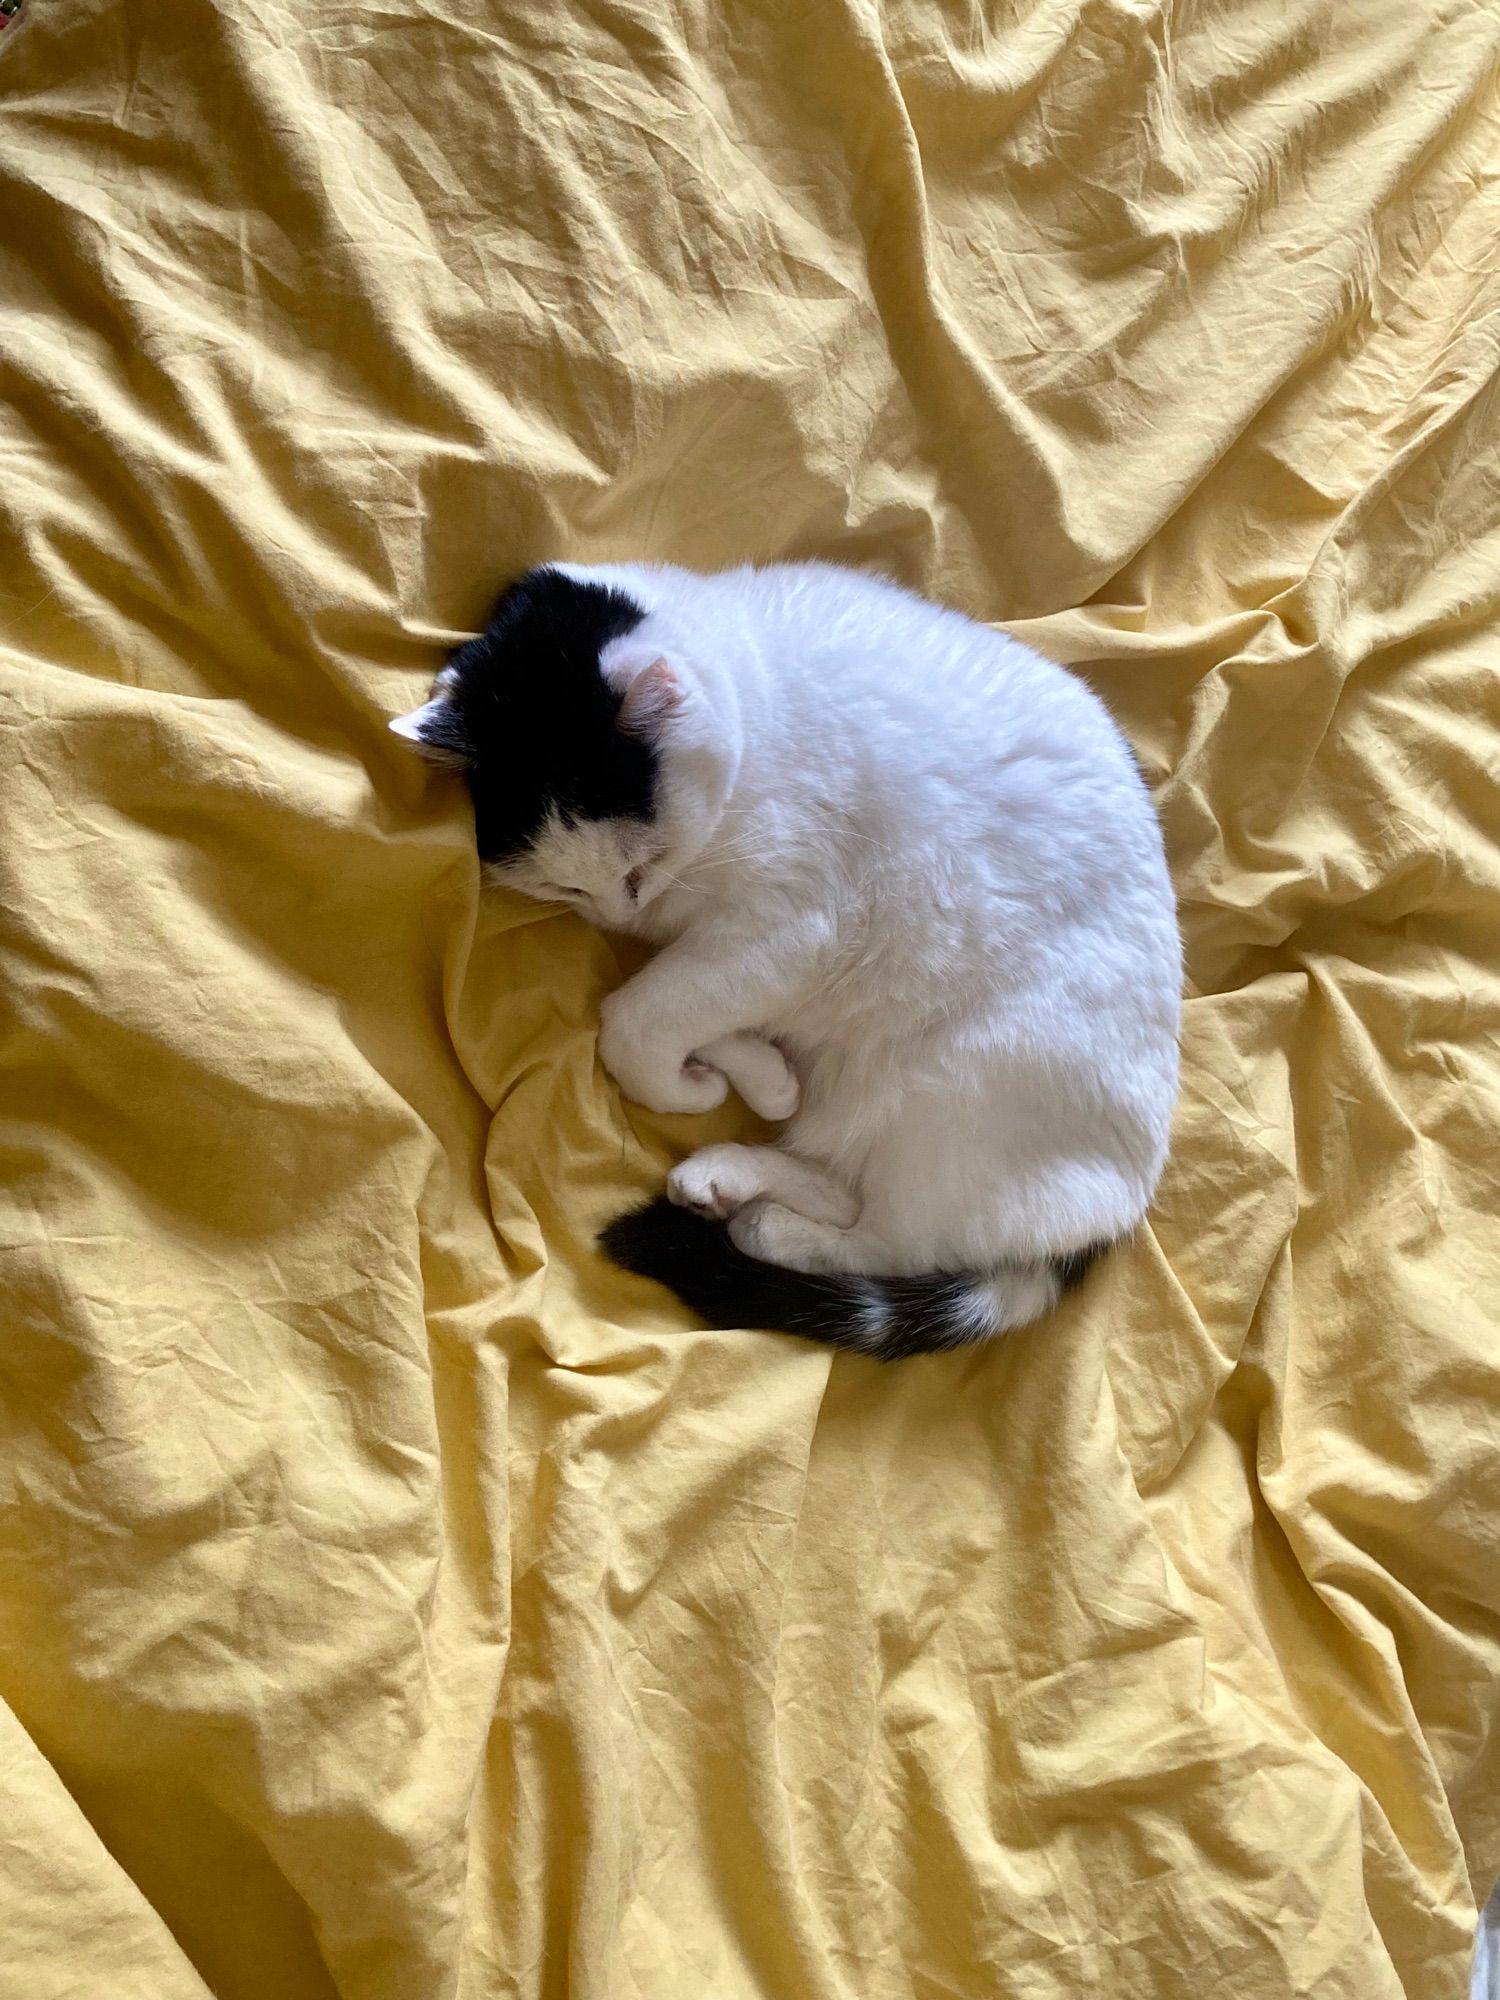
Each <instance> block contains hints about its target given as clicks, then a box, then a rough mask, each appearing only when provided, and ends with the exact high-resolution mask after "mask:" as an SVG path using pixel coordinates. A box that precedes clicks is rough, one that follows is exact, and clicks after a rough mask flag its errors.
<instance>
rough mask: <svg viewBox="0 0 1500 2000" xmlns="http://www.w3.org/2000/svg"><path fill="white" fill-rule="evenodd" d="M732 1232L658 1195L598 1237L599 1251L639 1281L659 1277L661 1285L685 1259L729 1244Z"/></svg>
mask: <svg viewBox="0 0 1500 2000" xmlns="http://www.w3.org/2000/svg"><path fill="white" fill-rule="evenodd" d="M728 1235H729V1232H728V1230H727V1229H726V1228H725V1227H724V1225H723V1223H722V1222H709V1221H707V1220H706V1219H705V1218H704V1217H703V1216H701V1215H694V1213H693V1212H692V1210H691V1209H688V1208H678V1207H677V1206H676V1204H675V1203H673V1202H670V1201H668V1200H667V1198H666V1196H665V1195H658V1196H657V1198H656V1199H655V1200H654V1201H648V1202H643V1203H642V1204H641V1206H640V1207H639V1208H628V1209H626V1211H625V1213H624V1214H623V1215H617V1216H616V1217H615V1219H614V1221H613V1222H611V1223H607V1224H606V1225H605V1227H604V1228H603V1229H601V1230H600V1232H599V1236H598V1244H599V1248H600V1249H601V1250H602V1251H603V1252H604V1255H605V1256H606V1257H608V1259H609V1261H610V1262H611V1263H612V1264H618V1265H619V1267H620V1269H621V1270H622V1271H631V1272H633V1273H634V1274H635V1276H636V1277H638V1278H655V1279H656V1280H657V1282H658V1283H661V1282H662V1280H663V1279H664V1277H665V1275H666V1273H667V1272H668V1271H672V1270H676V1269H677V1268H679V1267H680V1265H681V1264H682V1261H683V1259H684V1258H685V1257H686V1258H692V1257H693V1256H694V1255H695V1254H696V1255H698V1256H701V1255H702V1254H703V1252H704V1251H705V1250H706V1249H707V1248H708V1247H709V1245H710V1244H711V1243H712V1244H713V1245H714V1247H715V1248H718V1247H719V1245H718V1243H717V1242H716V1241H715V1239H718V1238H723V1239H725V1241H726V1242H727V1239H728Z"/></svg>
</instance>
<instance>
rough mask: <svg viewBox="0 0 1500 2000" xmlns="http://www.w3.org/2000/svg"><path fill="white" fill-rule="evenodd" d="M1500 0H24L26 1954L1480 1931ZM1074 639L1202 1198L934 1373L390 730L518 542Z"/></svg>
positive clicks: (1491, 1169)
mask: <svg viewBox="0 0 1500 2000" xmlns="http://www.w3.org/2000/svg"><path fill="white" fill-rule="evenodd" d="M1497 62H1500V17H1497V16H1496V14H1495V12H1494V10H1493V9H1492V8H1490V7H1488V6H1486V5H1484V4H1482V0H1451V3H1450V0H1431V4H1422V5H1413V4H1410V0H1390V4H1388V5H1376V6H1360V7H1338V6H1335V5H1333V4H1331V0H1289V3H1288V4H1282V3H1281V0H1278V4H1276V5H1266V6H1245V5H1243V4H1240V0H1202V4H1197V3H1196V0H1195V4H1188V0H1178V4H1174V5H1167V6H1160V5H1152V4H1149V0H1140V3H1138V0H1036V4H1026V5H1020V4H1010V0H1007V4H1004V5H1001V6H999V7H996V8H993V9H989V10H983V9H980V8H978V7H974V6H968V5H964V4H961V0H951V4H947V5H935V4H930V0H910V4H905V5H894V6H891V7H889V8H881V9H878V10H877V9H876V8H875V7H874V6H873V5H872V4H870V0H812V4H809V5H806V6H801V7H780V8H771V7H765V6H759V5H755V4H751V0H728V4H720V0H673V4H669V5H661V6H656V5H652V6H648V5H646V4H644V0H596V4H591V5H589V6H587V7H582V8H563V7H557V6H549V5H544V4H542V0H433V4H432V5H430V6H427V7H424V8H421V9H415V10H413V9H403V8H389V7H384V6H376V5H369V4H366V3H365V0H297V3H296V4H293V3H292V0H264V4H260V5H257V6H253V7H252V6H251V5H249V4H248V0H219V4H212V0H158V4H155V5H152V6H150V7H114V6H110V5H108V4H106V3H105V0H28V5H27V8H26V11H25V14H24V15H23V17H22V21H21V25H20V27H19V28H17V29H14V30H6V31H5V33H4V37H3V38H0V174H3V186H4V194H3V204H4V205H3V214H4V221H3V224H0V260H3V282H0V358H3V368H4V373H5V383H6V387H5V396H4V409H3V415H0V514H3V534H4V542H3V546H4V550H5V556H4V561H3V564H0V743H3V749H4V782H3V785H0V824H3V831H0V872H3V877H4V882H3V890H0V942H3V963H0V1019H3V1032H0V1140H3V1146H4V1165H3V1173H0V1271H3V1285H4V1292H3V1298H4V1317H3V1342H0V1424H3V1439H0V1696H3V1700H4V1704H5V1706H4V1709H3V1711H0V1802H3V1811H0V1939H3V1942H0V1996H4V2000H12V1996H13V2000H64V1997H65V1996H85V1995H87V1996H89V2000H99V1997H100V1996H109V2000H114V1996H135V1995H140V1996H142V2000H179V1996H181V2000H202V1996H204V1995H206V1994H209V1995H213V1996H215V2000H268V1996H275V2000H330V1996H335V1995H337V1996H340V2000H439V1997H440V1996H441V2000H480V1996H484V2000H489V1996H500V1995H512V1996H518V1997H519V2000H555V1996H561V1995H564V1994H566V1995H571V1996H575V2000H675V1996H684V2000H687V1996H701V1995H713V1996H714V2000H793V1996H795V2000H947V1997H948V1996H962V2000H980V1996H989V1995H1003V1996H1007V2000H1054V1996H1056V2000H1062V1997H1063V1996H1069V2000H1071V1996H1075V1995H1079V1994H1086V1993H1087V1994H1092V1993H1101V1994H1102V1993H1108V1994H1110V1995H1111V1996H1114V2000H1119V1996H1129V2000H1135V1996H1141V2000H1145V1996H1152V1997H1153V2000H1155V1996H1162V2000H1167V1996H1173V2000H1175V1996H1179V1995H1181V1994H1184V1993H1198V1992H1202V1993H1204V1994H1209V1993H1212V1994H1226V1995H1228V1994H1232V1995H1234V1996H1235V2000H1281V1996H1290V1995H1293V1994H1297V1995H1316V1996H1318V2000H1337V1996H1340V1995H1350V1996H1358V2000H1386V1997H1387V1996H1397V1995H1408V1996H1412V1995H1415V1996H1422V2000H1428V1996H1431V2000H1438V1997H1439V1996H1447V1995H1454V1994H1457V1993H1459V1992H1461V1991H1462V1990H1463V1987H1464V1982H1465V1980H1466V1978H1467V1967H1468V1963H1469V1953H1470V1946H1471V1940H1472V1937H1473V1931H1474V1921H1475V1906H1476V1899H1477V1900H1478V1901H1480V1902H1482V1901H1483V1900H1484V1897H1485V1896H1486V1895H1487V1893H1488V1890H1489V1887H1490V1884H1491V1882H1492V1881H1493V1879H1494V1877H1495V1875H1496V1874H1497V1873H1500V1810H1497V1798H1500V1784H1497V1779H1500V1772H1497V1761H1500V1760H1497V1753H1496V1749H1495V1747H1494V1746H1495V1732H1494V1729H1493V1724H1494V1721H1495V1716H1496V1710H1497V1690H1500V1529H1497V1522H1500V1336H1497V1331H1496V1323H1497V1303H1500V1250H1497V1233H1496V1232H1497V1224H1496V1221H1495V1214H1496V1178H1497V1158H1500V1151H1497V1139H1496V1133H1497V1130H1500V1081H1497V1064H1496V1053H1495V1049H1496V1043H1495V1035H1496V1029H1497V1025H1500V1023H1497V1015H1500V923H1497V917H1500V860H1497V849H1496V844H1495V826H1496V814H1495V796H1496V795H1495V777H1496V769H1497V747H1500V746H1497V729H1496V722H1497V714H1500V710H1497V700H1496V691H1495V690H1496V680H1495V673H1496V659H1497V652H1500V497H1497V496H1500V441H1497V440H1500V433H1497V422H1500V411H1497V391H1496V381H1497V359H1500V247H1497V246H1500V98H1497V88H1496V77H1497V73H1500V72H1497ZM554 555H557V556H561V555H567V556H571V557H574V558H577V559H581V560H605V559H608V558H611V557H621V556H644V557H657V558H662V559H671V560H676V561H681V562H686V563H691V564H699V565H704V566H712V565H716V564H722V563H728V562H733V561H738V560H741V559H744V558H747V557H756V558H768V557H783V556H791V557H803V556H822V557H833V558H837V559H841V560H846V561H851V562H855V563H860V564H865V565H870V566H873V567H878V568H880V569H883V570H885V571H887V572H889V573H890V574H893V575H894V576H896V577H898V578H900V579H902V580H903V581H906V582H908V583H911V584H913V585H915V586H918V587H920V588H922V589H925V590H927V591H929V592H931V593H933V594H934V595H937V596H939V597H941V598H943V599H946V600H948V601H951V602H952V603H955V604H957V605H959V606H961V607H963V608H964V609H966V610H967V611H969V612H971V613H973V614H974V615H976V616H978V617H981V618H985V619H988V620H992V621H996V622H1004V623H1005V624H1006V625H1008V626H1009V627H1010V629H1012V630H1014V631H1015V632H1017V633H1018V634H1020V635H1021V636H1023V637H1025V638H1026V639H1028V640H1029V641H1031V642H1032V643H1034V644H1036V645H1037V646H1039V647H1041V648H1042V649H1043V650H1046V651H1049V652H1051V653H1052V654H1053V655H1054V656H1056V657H1058V658H1061V659H1064V660H1066V661H1068V662H1070V663H1072V664H1074V665H1076V666H1077V667H1078V668H1079V670H1080V671H1082V672H1083V673H1084V674H1086V675H1087V676H1088V678H1089V679H1090V681H1091V682H1092V683H1093V685H1094V686H1095V687H1096V688H1097V689H1098V690H1099V692H1100V693H1101V694H1102V695H1103V697H1104V698H1105V699H1106V701H1108V703H1109V704H1110V705H1111V707H1112V708H1113V710H1114V712H1115V713H1116V714H1117V715H1118V716H1119V718H1120V720H1121V722H1122V723H1123V725H1124V726H1125V727H1126V729H1127V730H1128V731H1129V733H1130V735H1131V737H1132V740H1133V742H1134V743H1135V745H1136V747H1137V750H1138V752H1139V754H1140V757H1141V760H1142V763H1143V767H1144V768H1145V770H1146V772H1147V775H1148V777H1149V779H1150V782H1151V784H1152V786H1153V788H1154V790H1155V793H1156V796H1157V798H1158V800H1159V803H1160V808H1161V812H1162V816H1163V821H1164V825H1165V829H1166V835H1167V841H1168V846H1169V850H1170V854H1171V859H1172V864H1173V869H1174V874H1175V878H1176V881H1177V883H1178V885H1179V889H1180V892H1181V903H1182V918H1183V926H1184V931H1185V935H1186V942H1187V956H1188V969H1189V986H1188V994H1189V997H1188V1002H1187V1011H1186V1027H1185V1041H1184V1083H1183V1094H1182V1102H1181V1108H1180V1115H1179V1118H1178V1123H1177V1131H1176V1140H1175V1150H1174V1156H1173V1161H1172V1165H1171V1168H1170V1171H1169V1174H1168V1177H1167V1181H1166V1184H1165V1186H1164V1188H1163V1190H1162V1194H1161V1199H1160V1202H1159V1204H1158V1207H1157V1209H1156V1211H1155V1213H1154V1215H1153V1217H1152V1219H1151V1222H1150V1225H1149V1227H1148V1228H1147V1229H1146V1230H1144V1231H1143V1232H1142V1234H1141V1236H1140V1237H1139V1239H1138V1240H1137V1241H1135V1242H1134V1243H1133V1244H1131V1245H1130V1246H1129V1247H1128V1248H1126V1249H1124V1250H1122V1251H1121V1252H1120V1253H1118V1254H1117V1255H1115V1256H1114V1257H1112V1258H1111V1259H1110V1260H1108V1261H1107V1262H1106V1263H1105V1264H1104V1265H1103V1266H1101V1267H1100V1269H1099V1270H1098V1272H1097V1274H1096V1275H1095V1276H1094V1277H1092V1278H1091V1279H1090V1281H1089V1282H1088V1284H1087V1285H1086V1286H1085V1287H1084V1288H1083V1289H1082V1290H1081V1291H1080V1292H1079V1293H1078V1294H1077V1296H1076V1297H1075V1298H1074V1299H1073V1300H1071V1301H1070V1302H1069V1303H1068V1304H1067V1306H1066V1307H1065V1308H1064V1309H1063V1310H1062V1311H1060V1312H1059V1313H1058V1315H1057V1316H1056V1318H1055V1319H1054V1320H1053V1321H1052V1322H1051V1323H1049V1324H1047V1325H1045V1326H1041V1327H1038V1328H1036V1329H1033V1330H1031V1331H1028V1332H1026V1333H1023V1334H1021V1335H1018V1336H1016V1337H1014V1338H1013V1339H1011V1340H1009V1341H1008V1342H1005V1343H1003V1344H1000V1345H996V1346H994V1347H992V1348H989V1349H987V1350H983V1351H976V1352H970V1353H966V1354H960V1355H951V1356H946V1357H937V1358H932V1359H927V1360H922V1361H918V1362H913V1363H910V1364H906V1365H902V1366H898V1367H895V1368H892V1369H889V1370H886V1371H882V1370H881V1369H880V1368H879V1367H877V1366H876V1365H874V1364H872V1363H869V1362H866V1361H863V1360H860V1359H857V1358H852V1357H843V1358H839V1359H837V1360H832V1359H831V1358H830V1356H829V1355H828V1354H827V1353H826V1352H823V1351H821V1350H819V1349H818V1348H816V1347H813V1346H807V1345H799V1344H798V1343H796V1342H794V1341H791V1340H787V1339H782V1338H776V1337H771V1336H767V1335H764V1334H758V1333H755V1332H753V1331H747V1332H744V1333H739V1334H727V1335H708V1334H704V1333H701V1332H697V1331H693V1330H691V1329H690V1328H689V1327H688V1325H687V1323H686V1321H685V1319H684V1318H683V1317H682V1315H681V1314H680V1313H679V1312H678V1311H677V1310H676V1309H675V1308H674V1307H673V1305H672V1304H671V1302H670V1301H669V1300H667V1298H666V1297H665V1295H663V1294H661V1293H659V1292H656V1291H654V1290H653V1289H651V1288H650V1287H648V1286H646V1285H644V1284H640V1283H637V1282H635V1281H627V1280H625V1279H623V1278H622V1277H620V1276H618V1275H615V1274H613V1273H611V1272H610V1271H609V1270H607V1269H606V1268H605V1267H604V1266H603V1265H602V1264H601V1263H600V1262H599V1261H598V1260H597V1259H596V1257H595V1256H594V1255H593V1253H592V1251H591V1249H590V1243H591V1239H592V1235H593V1232H594V1230H595V1229H596V1228H597V1227H598V1225H599V1224H600V1223H601V1222H602V1221H603V1220H604V1219H606V1218H607V1217H608V1216H609V1215H611V1214H612V1213H614V1212H615V1210H616V1209H618V1208H619V1207H620V1206H621V1205H623V1204H624V1203H625V1202H626V1201H628V1200H630V1199H631V1198H633V1197H635V1196H638V1195H639V1194H640V1193H641V1192H642V1191H644V1190H647V1189H650V1188H652V1187H654V1186H656V1185H658V1184H659V1182H660V1179H661V1176H662V1173H663V1171H664V1168H665V1166H666V1165H667V1163H668V1162H669V1161H670V1159H671V1158H672V1157H673V1156H674V1154H675V1153H677V1152H680V1151H681V1150H682V1149H684V1148H685V1147H687V1146H688V1145H689V1144H690V1143H693V1142H695V1141H698V1140H700V1139H701V1138H702V1137H703V1136H704V1134H705V1133H707V1132H712V1131H716V1130H717V1131H719V1132H722V1133H728V1132H729V1131H732V1130H734V1129H737V1126H736V1119H735V1117H734V1115H733V1114H731V1113H725V1114H723V1115H722V1116H719V1117H717V1118H716V1119H714V1120H708V1121H702V1122H694V1121H689V1120H668V1119H655V1118H651V1117H648V1116H647V1115H645V1114H644V1113H642V1112H640V1111H639V1110H637V1109H636V1108H634V1107H632V1106H628V1105H622V1104H621V1103H620V1101H619V1099H618V1096H617V1094H616V1093H615V1091H614V1090H613V1088H612V1086H611V1085H610V1084H609V1082H608V1081H607V1079H606V1078H605V1077H604V1076H603V1075H602V1073H601V1072H600V1069H599V1067H598V1064H597V1061H596V1058H595V1050H594V1031H595V1024H596V1017H597V1010H598V1004H599V1000H600V997H601V995H602V994H603V993H604V992H605V991H606V990H607V989H608V988H609V986H610V985H611V984H612V983H613V982H614V981H616V980H617V979H618V977H619V976H620V973H621V970H622V967H623V966H624V964H625V961H624V959H623V957H622V956H621V954H620V953H619V952H618V951H617V949H616V948H615V947H614V946H612V945H611V944H609V943H607V942H605V941H603V940H602V939H600V938H599V937H598V936H595V935H592V934H591V933H589V932H588V931H587V930H586V929H584V928H583V927H582V925H581V924H580V923H578V922H577V921H576V920H575V919H573V918H571V917H568V916H557V915H548V914H545V913H544V912H541V911H539V910H537V909H535V908H526V907H523V906H522V905H521V904H520V903H519V902H516V901H512V900H509V899H507V898H506V897H505V896H504V895H502V894H500V893H498V892H485V893H481V891H480V886H479V881H478V875H477V870H476V865H475V861H474V857H473V853H472V851H471V834H470V826H469V822H468V819H467V816H466V809H465V804H464V800H463V796H462V791H461V788H460V787H458V786H457V785H456V784H455V783H454V781H453V780H452V779H451V778H449V777H445V776H443V775H441V774H431V773H429V772H428V771H426V770H425V769H424V768H423V767H422V766H421V765H420V764H419V763H418V761H417V760H416V759H414V758H413V757H412V756H411V755H410V753H409V751H408V750H407V749H406V748H405V747H404V746H403V745H402V744H401V743H400V742H398V741H397V740H396V739H394V738H392V737H391V736H390V735H388V733H387V731H386V728H385V718H386V717H387V715H388V714H390V713H393V712H395V711H396V710H398V709H401V708H405V707H409V706H410V705H411V704H412V702H413V701H414V700H416V699H417V698H418V697H419V696H420V695H421V694H422V693H423V691H424V689H425V686H426V683H427V680H428V677H429V676H430V674H431V673H432V672H433V670H434V668H435V666H436V664H437V663H438V662H439V661H440V659H441V655H442V651H443V648H444V647H445V646H446V645H448V644H451V643H452V642H454V641H455V640H456V639H458V638H459V637H461V636H462V635H464V634H466V633H468V632H469V631H471V630H472V629H473V628H474V626H475V623H476V621H478V620H480V619H481V618H482V616H483V614H484V611H485V609H486V606H487V604H488V602H489V601H490V599H491V597H492V595H493V593H494V591H495V589H496V587H497V586H498V584H499V583H500V582H501V581H502V580H503V579H504V578H505V577H506V576H507V575H509V574H511V573H514V572H515V571H516V570H517V569H519V568H521V567H522V566H524V565H525V564H527V563H530V562H533V561H536V560H539V559H541V558H544V557H547V556H554Z"/></svg>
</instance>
